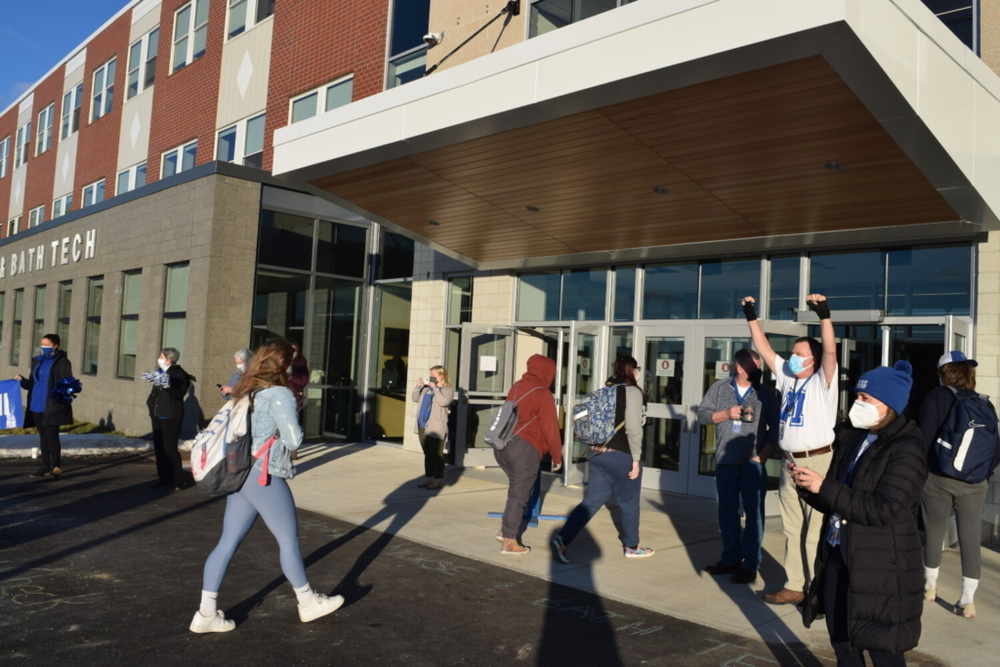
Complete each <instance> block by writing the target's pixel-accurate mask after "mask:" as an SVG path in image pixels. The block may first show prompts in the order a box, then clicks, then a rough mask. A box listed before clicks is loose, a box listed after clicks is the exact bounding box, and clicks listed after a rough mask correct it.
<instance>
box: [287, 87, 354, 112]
mask: <svg viewBox="0 0 1000 667" xmlns="http://www.w3.org/2000/svg"><path fill="white" fill-rule="evenodd" d="M353 95H354V77H353V76H347V77H344V78H342V79H338V80H337V81H334V82H333V83H328V84H326V85H324V86H320V87H319V88H317V89H316V90H310V91H309V92H308V93H304V94H302V95H299V96H298V97H296V98H294V99H293V100H292V106H291V119H290V121H289V122H292V123H297V122H299V121H300V120H305V119H306V118H312V117H313V116H315V115H316V114H321V113H325V112H327V111H331V110H333V109H336V108H337V107H342V106H344V105H345V104H350V102H351V98H352V96H353Z"/></svg>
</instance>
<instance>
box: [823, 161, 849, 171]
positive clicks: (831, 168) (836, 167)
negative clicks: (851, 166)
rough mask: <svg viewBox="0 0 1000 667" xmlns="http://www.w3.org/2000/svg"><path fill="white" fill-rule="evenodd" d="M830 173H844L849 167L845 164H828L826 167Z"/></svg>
mask: <svg viewBox="0 0 1000 667" xmlns="http://www.w3.org/2000/svg"><path fill="white" fill-rule="evenodd" d="M825 167H826V169H827V170H828V171H844V170H845V169H847V166H846V165H845V164H844V163H843V162H827V163H826V165H825Z"/></svg>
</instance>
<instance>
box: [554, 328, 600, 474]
mask: <svg viewBox="0 0 1000 667" xmlns="http://www.w3.org/2000/svg"><path fill="white" fill-rule="evenodd" d="M606 329H607V327H604V326H601V325H595V324H586V323H584V322H573V323H572V325H571V326H570V330H569V355H568V359H569V368H568V370H567V378H566V395H565V400H564V406H563V407H564V408H565V411H564V412H565V417H564V421H563V425H564V429H563V462H564V468H563V470H564V472H563V483H564V484H565V485H566V486H569V485H570V484H582V483H583V482H584V481H586V477H587V475H586V473H587V463H586V461H587V454H588V449H587V446H586V445H584V444H583V443H581V442H579V441H577V440H576V438H575V437H574V432H573V427H572V421H573V408H574V407H575V406H576V403H577V401H579V400H582V399H583V398H585V397H586V396H587V394H589V393H590V392H592V391H594V390H595V389H598V388H599V387H603V386H604V381H605V379H606V378H607V376H608V374H609V373H608V362H607V347H608V346H607V343H606V340H605V339H606V335H607V334H606Z"/></svg>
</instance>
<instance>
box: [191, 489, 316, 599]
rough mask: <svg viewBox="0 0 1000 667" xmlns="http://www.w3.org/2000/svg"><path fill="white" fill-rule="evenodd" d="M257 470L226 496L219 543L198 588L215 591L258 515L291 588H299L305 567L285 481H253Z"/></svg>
mask: <svg viewBox="0 0 1000 667" xmlns="http://www.w3.org/2000/svg"><path fill="white" fill-rule="evenodd" d="M258 476H259V473H258V471H257V470H251V471H250V476H249V477H248V478H247V481H246V482H245V483H244V484H243V488H242V489H240V490H239V492H237V493H234V494H232V495H231V496H229V497H227V498H226V515H225V519H224V520H223V522H222V537H221V538H219V544H218V545H216V547H215V549H214V550H213V551H212V553H211V554H209V556H208V560H206V561H205V576H204V585H203V587H202V590H205V591H209V592H211V593H218V592H219V588H220V587H221V586H222V579H223V577H225V576H226V569H228V568H229V561H231V560H232V559H233V554H235V553H236V550H237V549H238V548H239V546H240V544H241V543H242V542H243V538H245V537H246V536H247V533H249V532H250V529H251V528H253V524H254V522H255V521H256V520H257V515H258V514H259V515H260V516H262V517H263V518H264V524H265V525H266V526H267V528H268V530H270V531H271V534H272V535H274V539H276V540H278V548H279V552H280V560H281V571H282V572H283V573H284V575H285V578H286V579H288V581H289V582H290V583H291V584H292V587H293V588H302V587H303V586H305V585H306V584H307V583H309V580H308V579H306V567H305V564H303V562H302V553H301V552H300V551H299V530H298V528H299V526H298V520H297V519H296V518H295V501H294V500H292V490H291V489H289V488H288V483H287V482H286V481H285V480H284V479H282V478H280V477H275V476H273V475H272V476H271V482H270V484H268V485H267V486H261V485H260V484H259V483H258V482H257V478H258Z"/></svg>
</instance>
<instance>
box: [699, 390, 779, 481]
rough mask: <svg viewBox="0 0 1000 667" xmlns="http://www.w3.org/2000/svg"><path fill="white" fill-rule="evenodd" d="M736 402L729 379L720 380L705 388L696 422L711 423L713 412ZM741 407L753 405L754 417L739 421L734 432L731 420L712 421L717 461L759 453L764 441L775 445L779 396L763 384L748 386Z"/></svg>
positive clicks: (739, 459) (744, 459)
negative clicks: (737, 427) (748, 389)
mask: <svg viewBox="0 0 1000 667" xmlns="http://www.w3.org/2000/svg"><path fill="white" fill-rule="evenodd" d="M734 405H739V401H738V400H737V398H736V392H735V391H734V390H733V383H732V380H731V379H725V380H719V381H718V382H716V383H715V384H713V385H712V386H711V387H709V389H708V393H707V394H705V398H703V399H702V401H701V405H699V406H698V422H699V423H701V424H704V425H706V426H708V425H711V424H712V413H714V412H718V411H719V410H728V409H729V408H731V407H733V406H734ZM743 407H745V408H746V407H752V408H753V410H754V421H753V423H749V422H740V431H739V433H735V432H733V420H730V419H727V420H726V421H724V422H720V423H718V424H716V425H715V442H716V451H715V463H716V465H739V464H741V463H746V462H747V461H749V460H750V459H751V457H753V456H756V455H757V454H759V453H760V450H761V449H762V448H763V447H764V446H765V445H771V446H773V447H777V446H778V417H779V414H778V399H777V398H775V396H774V394H773V393H772V392H771V390H770V389H768V388H767V387H765V386H763V385H759V384H758V385H754V386H752V387H750V391H749V393H747V397H746V400H744V402H743Z"/></svg>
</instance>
